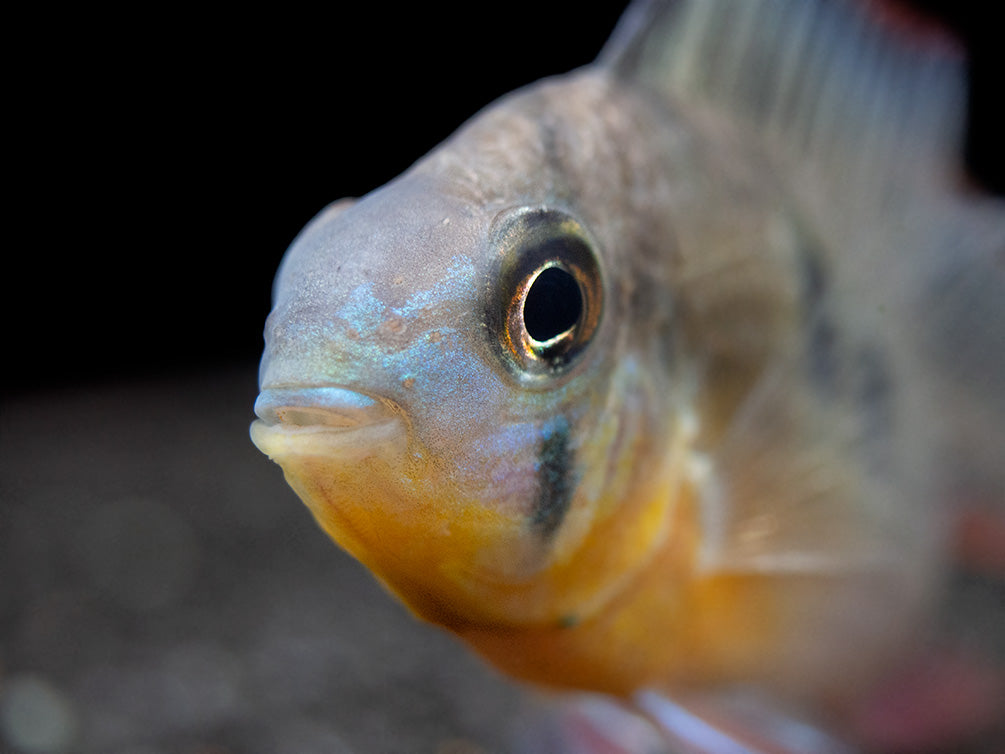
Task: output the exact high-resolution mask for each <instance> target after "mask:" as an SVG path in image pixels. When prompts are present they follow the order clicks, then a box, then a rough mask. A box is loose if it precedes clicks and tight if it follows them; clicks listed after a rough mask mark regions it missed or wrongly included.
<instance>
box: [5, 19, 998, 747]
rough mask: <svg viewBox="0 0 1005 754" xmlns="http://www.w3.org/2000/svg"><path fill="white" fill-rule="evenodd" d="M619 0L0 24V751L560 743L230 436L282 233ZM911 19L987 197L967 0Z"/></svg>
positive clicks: (980, 93) (426, 141)
mask: <svg viewBox="0 0 1005 754" xmlns="http://www.w3.org/2000/svg"><path fill="white" fill-rule="evenodd" d="M623 5H624V4H623V3H620V2H615V3H612V4H607V5H605V6H604V7H602V8H601V9H599V10H597V9H593V8H591V9H590V10H589V11H583V10H582V4H573V3H567V4H565V5H555V4H544V3H537V2H507V3H505V4H498V5H487V6H482V5H479V6H477V8H476V7H475V6H474V5H471V6H469V7H468V8H467V9H463V10H458V9H457V8H456V7H453V8H447V7H443V6H439V7H437V8H433V9H429V8H425V7H416V6H414V5H412V6H407V7H406V8H405V9H402V8H397V7H391V6H389V5H387V4H383V3H373V4H370V5H366V6H360V7H353V8H352V11H351V14H352V15H351V16H347V15H345V13H347V11H344V10H339V8H338V7H335V6H330V7H327V6H326V9H325V10H323V11H312V12H310V13H307V12H303V11H298V10H295V9H284V10H282V11H281V12H280V11H273V10H269V8H270V6H262V9H259V10H252V9H250V8H247V7H242V8H241V10H240V12H239V13H238V12H235V13H234V14H231V15H227V14H224V13H222V12H221V11H218V10H212V11H207V10H205V9H198V10H197V9H192V8H186V7H183V6H177V5H171V6H164V7H163V8H158V7H152V6H144V7H143V8H142V9H140V10H136V9H133V10H129V11H119V12H116V13H114V14H113V13H111V12H109V11H94V10H92V9H79V8H78V9H75V10H70V11H67V10H63V11H60V13H58V14H57V13H56V12H55V11H54V10H52V9H51V8H49V7H48V6H45V7H43V8H42V9H41V10H37V11H35V12H34V13H33V15H31V16H25V15H23V14H22V15H21V16H15V15H13V14H11V15H10V16H9V17H7V18H6V19H5V20H6V21H7V23H6V26H5V30H6V31H7V35H8V39H9V42H10V44H9V45H8V47H7V48H6V50H5V51H6V52H7V53H8V54H7V59H6V62H7V64H8V65H7V68H6V69H5V74H6V77H5V83H6V84H7V86H6V87H5V90H4V104H5V107H4V110H3V111H2V112H3V120H4V125H5V126H7V132H8V133H7V136H6V138H5V141H4V144H5V146H6V159H5V162H4V168H5V170H4V177H5V178H6V181H5V183H6V187H7V194H8V198H7V202H6V204H5V207H6V210H7V211H6V212H5V213H4V218H5V221H6V222H7V224H8V228H9V232H8V233H7V234H6V238H7V239H8V240H7V242H6V243H5V245H4V247H3V267H2V268H0V269H2V278H0V280H2V296H0V301H2V302H3V304H2V306H3V309H2V315H3V317H2V320H0V321H2V339H0V344H2V345H0V348H2V354H0V375H2V380H0V388H2V389H3V396H2V398H3V400H2V401H0V751H2V752H7V751H11V752H17V753H18V754H22V753H23V754H29V753H30V752H34V754H37V753H38V752H39V751H44V752H47V753H49V754H58V753H59V752H65V751H74V752H81V753H82V754H135V753H136V752H140V751H142V752H145V753H146V754H161V753H162V752H163V753H165V754H167V753H171V754H259V752H261V753H262V754H266V753H269V754H271V752H297V754H315V752H317V754H322V753H323V754H345V753H346V752H355V754H366V753H367V752H382V753H384V752H398V751H400V752H436V754H460V753H463V754H486V752H501V751H510V750H512V747H510V746H509V745H508V743H507V742H509V741H510V740H511V739H512V738H514V737H515V738H516V739H517V740H518V741H519V740H520V739H521V737H523V738H525V739H527V740H528V741H530V742H536V743H537V745H538V748H536V749H535V748H533V746H532V745H531V744H528V745H527V746H524V747H522V748H519V747H518V749H519V750H521V751H523V752H528V751H529V752H535V751H536V752H548V753H549V754H556V753H557V752H560V751H561V749H560V748H559V746H558V745H557V744H556V742H554V741H548V740H546V739H547V736H545V737H544V738H542V731H541V730H540V729H539V728H538V726H539V725H543V726H545V728H547V729H548V730H551V728H550V727H549V726H552V725H553V722H552V721H553V720H554V719H555V718H556V716H555V715H553V714H551V713H550V712H549V713H548V714H547V715H546V716H545V721H544V722H543V723H537V722H534V721H535V720H538V719H539V718H538V717H537V716H538V714H539V705H541V704H543V702H541V700H540V699H537V698H536V697H533V696H528V695H526V694H524V693H523V692H520V691H518V690H517V689H515V688H514V687H513V686H512V685H510V684H508V683H506V682H505V681H504V680H503V679H501V678H500V677H499V676H497V675H496V674H495V673H493V672H491V671H490V670H488V669H487V668H485V667H484V666H483V665H482V664H481V663H480V662H478V661H477V660H476V659H474V658H473V656H472V655H470V654H469V653H467V652H466V651H463V650H462V649H461V648H460V647H459V646H458V645H456V643H455V642H453V641H451V640H450V639H449V638H448V637H447V636H445V635H444V634H442V633H441V632H439V631H437V630H434V629H433V628H431V627H429V626H423V625H420V624H418V623H417V622H415V621H414V620H412V619H411V618H410V616H408V615H407V614H406V612H405V610H404V609H403V608H402V607H401V606H400V605H398V604H397V603H396V602H395V601H393V600H391V599H389V598H388V597H387V596H386V595H384V594H382V593H381V591H380V589H379V588H378V586H377V585H376V584H375V583H374V582H373V581H372V579H370V578H369V576H368V575H367V574H366V573H365V572H364V569H363V568H362V567H361V566H359V565H358V564H356V563H354V562H353V561H352V560H351V559H350V558H349V557H348V556H347V555H345V554H344V553H341V552H340V551H339V550H338V549H337V548H336V547H334V546H333V545H332V544H331V543H330V542H329V541H328V540H327V538H326V537H324V536H323V535H322V534H321V532H319V531H318V530H317V527H316V526H315V525H314V523H313V521H312V520H311V519H310V516H309V515H308V513H307V511H306V509H304V507H303V506H302V505H300V504H299V503H298V502H297V500H296V498H295V496H294V494H293V493H292V491H291V490H289V488H288V487H287V486H286V485H285V483H284V482H283V480H282V476H281V474H280V473H279V469H278V468H276V467H275V466H274V465H273V464H271V463H269V462H268V461H267V460H266V459H265V458H264V457H263V456H262V455H261V454H260V453H258V451H257V450H255V448H254V447H253V446H252V445H251V443H250V442H249V441H248V437H247V427H248V423H249V422H250V420H251V419H252V412H251V406H252V404H253V401H254V396H255V391H256V388H255V384H254V383H255V377H254V373H255V367H256V364H257V360H258V357H259V354H260V351H261V345H262V343H261V332H262V326H263V323H264V320H265V317H266V315H267V313H268V310H269V293H270V287H271V281H272V277H273V274H274V272H275V269H276V266H277V265H278V263H279V260H280V258H281V256H282V254H283V252H284V250H285V249H286V247H287V246H288V244H289V243H290V241H291V240H292V239H293V237H294V236H295V235H296V233H297V232H298V231H299V229H300V228H301V227H302V226H303V225H304V223H306V222H307V221H308V220H309V219H310V218H311V217H312V216H313V215H314V214H315V213H316V212H317V211H318V210H319V209H320V208H322V207H323V206H324V205H325V204H327V203H328V202H330V201H332V200H333V199H336V198H339V197H342V196H358V195H362V194H364V193H366V192H368V191H370V190H371V189H373V188H375V187H377V186H379V185H381V184H383V183H385V182H386V181H388V180H390V179H391V178H393V177H394V176H395V175H397V174H399V173H400V172H402V171H403V170H404V169H406V168H407V167H408V166H409V165H410V164H411V163H412V162H413V161H415V160H416V159H418V158H419V157H421V156H422V155H423V154H425V153H426V152H427V151H429V150H430V149H431V148H433V147H434V146H435V145H436V144H437V143H438V142H440V141H441V140H443V139H444V138H446V137H447V136H448V135H449V134H450V133H451V132H452V131H453V130H454V129H455V128H456V127H457V126H458V125H460V124H461V123H462V122H463V121H464V120H465V119H467V118H468V117H470V116H471V115H472V114H474V113H475V112H476V111H477V110H478V109H479V108H481V107H483V106H484V105H486V104H487V103H489V102H491V101H492V100H493V99H495V98H496V97H498V96H500V95H502V94H504V93H506V92H509V91H511V90H513V89H515V88H517V87H519V86H521V85H524V84H527V83H530V82H533V81H535V80H537V79H539V78H541V77H543V76H546V75H550V74H556V73H563V72H565V71H568V70H569V69H572V68H575V67H577V66H579V65H582V64H585V63H587V62H589V61H590V60H592V59H593V58H594V57H595V55H596V53H597V51H598V50H599V49H600V48H601V46H602V44H603V43H604V41H605V40H606V38H607V36H608V35H609V33H610V31H611V29H612V28H613V26H614V24H615V22H616V20H617V18H618V16H619V15H620V13H621V11H622V9H623ZM924 5H926V6H930V7H932V8H934V9H935V10H937V11H939V12H940V13H941V14H942V16H943V18H944V20H945V21H946V22H951V23H953V24H954V25H955V26H956V28H957V29H958V31H959V33H960V34H962V35H963V36H964V37H965V38H967V40H968V41H969V46H970V48H971V50H972V53H973V55H974V73H975V76H974V79H973V81H974V87H975V89H974V93H975V97H974V99H973V116H972V118H971V126H972V127H971V129H970V133H971V139H970V142H969V144H970V146H969V147H968V152H967V155H968V159H969V164H970V165H971V168H972V172H973V175H974V178H975V180H979V181H981V182H983V183H984V184H985V185H988V186H991V187H993V188H995V189H996V190H997V191H998V192H1003V190H1005V170H1003V169H1002V164H1001V159H1000V156H1001V152H1000V150H999V148H998V138H999V134H1000V133H1001V132H1002V130H1003V129H1002V119H1001V116H997V117H996V116H995V115H994V114H993V113H992V112H991V108H992V107H995V106H997V105H998V101H997V100H998V99H999V97H1000V89H1001V74H1002V65H1001V62H1002V57H1001V53H1000V52H999V49H998V48H999V44H998V39H997V36H998V35H997V32H996V25H995V24H994V23H992V19H991V16H990V11H986V10H983V8H984V7H993V4H991V3H987V4H983V3H977V2H974V3H972V4H967V3H960V2H953V1H952V0H929V1H928V2H926V3H924ZM978 6H981V8H982V10H980V11H979V12H978V11H977V10H976V9H977V7H978ZM343 7H344V6H343ZM527 720H529V721H530V722H526V721H527ZM542 740H543V741H544V743H543V744H542V743H541V741H542ZM42 744H45V745H42ZM567 751H575V752H580V751H582V748H577V747H576V746H575V745H572V746H571V748H570V749H568V750H567Z"/></svg>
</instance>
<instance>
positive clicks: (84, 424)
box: [0, 367, 532, 754]
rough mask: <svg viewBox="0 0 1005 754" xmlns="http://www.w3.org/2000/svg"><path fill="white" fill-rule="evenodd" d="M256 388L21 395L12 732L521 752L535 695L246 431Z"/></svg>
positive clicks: (2, 439) (214, 379)
mask: <svg viewBox="0 0 1005 754" xmlns="http://www.w3.org/2000/svg"><path fill="white" fill-rule="evenodd" d="M255 392H256V386H255V371H254V368H253V367H249V368H248V369H247V370H246V371H240V372H234V373H221V374H212V375H197V376H191V377H186V378H179V379H174V380H166V379H165V380H161V381H151V382H148V383H144V384H136V385H128V386H109V387H107V388H104V389H87V390H79V391H72V390H67V391H62V392H46V393H38V394H29V395H23V396H20V397H17V398H16V399H13V400H7V401H5V402H4V404H3V406H2V409H0V411H2V413H0V749H3V750H4V751H11V752H19V753H20V752H25V753H29V754H30V753H34V752H71V751H72V752H82V753H85V754H86V753H88V752H95V753H97V752H100V753H101V754H117V753H121V754H126V752H129V754H159V753H160V752H172V754H175V753H182V754H238V753H243V752H248V753H249V754H257V753H258V752H262V753H263V754H264V753H265V752H269V753H270V754H271V753H274V752H297V753H298V754H312V753H313V752H318V753H319V754H320V753H321V752H324V753H325V754H338V753H339V752H358V753H360V754H366V753H368V752H451V753H454V752H457V753H459V752H470V753H472V754H473V753H474V752H496V751H499V752H501V751H505V750H506V741H507V740H508V738H509V735H510V732H511V730H510V729H511V728H512V726H513V725H514V723H513V721H517V720H520V719H522V716H523V715H524V713H525V712H526V711H527V709H528V708H529V707H531V706H532V702H530V701H528V700H527V699H526V698H525V697H524V696H523V695H522V694H521V693H520V692H518V691H517V690H516V689H514V688H513V687H512V686H511V685H509V684H508V683H506V682H504V681H503V680H502V679H500V678H499V677H498V676H496V675H495V674H494V673H493V672H491V671H489V670H488V669H486V668H485V667H484V666H483V665H482V664H481V663H480V662H479V661H478V660H476V659H474V658H473V657H472V656H470V655H469V654H468V653H467V652H466V651H464V650H463V649H461V648H460V647H459V646H458V645H456V644H455V643H454V642H453V640H451V639H450V638H449V637H447V636H446V635H445V634H443V633H441V632H440V631H438V630H436V629H434V628H432V627H429V626H426V625H423V624H419V623H418V622H416V621H415V620H413V619H412V618H411V617H410V616H408V615H407V614H406V612H405V611H404V609H403V608H401V607H400V606H399V605H398V604H397V603H395V602H394V601H392V600H391V599H390V598H389V597H387V596H386V595H385V594H384V593H383V592H382V591H381V589H380V588H379V587H378V586H377V585H376V584H375V583H374V582H373V581H372V580H371V578H370V577H369V576H368V575H367V574H366V573H365V572H364V570H363V569H362V568H361V567H360V566H358V565H357V564H356V563H355V562H353V561H352V560H351V559H350V558H348V557H347V556H346V555H344V554H343V553H342V552H341V551H339V550H338V549H337V548H335V546H334V545H332V544H331V543H330V541H329V540H328V539H327V538H326V537H325V536H324V535H323V534H322V533H321V532H320V530H319V529H318V528H317V527H316V525H315V524H314V522H313V521H312V519H311V518H310V516H309V514H308V512H307V510H306V508H304V507H303V506H302V505H301V504H300V503H299V501H298V500H297V499H296V497H295V496H294V495H293V493H292V492H291V491H290V490H289V488H288V487H287V486H286V484H285V483H284V482H283V480H282V474H281V472H280V470H279V468H278V467H277V466H275V465H273V464H271V463H269V462H268V461H267V460H266V459H265V458H264V457H263V456H261V455H260V454H259V453H258V451H257V450H255V448H254V447H253V446H252V445H251V442H250V441H249V440H248V435H247V427H248V424H249V423H250V421H251V419H252V418H253V416H252V413H251V406H252V403H253V401H254V396H255ZM3 747H6V748H3Z"/></svg>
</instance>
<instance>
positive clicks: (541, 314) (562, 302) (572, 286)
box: [523, 267, 583, 341]
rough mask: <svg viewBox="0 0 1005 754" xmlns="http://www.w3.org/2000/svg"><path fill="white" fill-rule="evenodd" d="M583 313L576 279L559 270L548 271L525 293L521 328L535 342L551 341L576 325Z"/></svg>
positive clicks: (580, 293) (581, 293)
mask: <svg viewBox="0 0 1005 754" xmlns="http://www.w3.org/2000/svg"><path fill="white" fill-rule="evenodd" d="M582 313H583V292H582V291H581V290H580V289H579V283H577V282H576V278H574V277H573V276H572V275H570V274H569V273H568V272H566V271H565V270H563V269H562V268H561V267H548V268H547V269H546V270H544V271H543V272H541V274H540V275H538V276H537V277H536V278H535V279H534V282H533V283H532V284H531V286H530V290H529V291H527V298H526V299H525V300H524V303H523V324H524V327H526V328H527V334H528V335H530V337H531V338H533V339H534V340H537V341H545V340H551V339H552V338H554V337H555V336H556V335H561V334H562V333H564V332H565V331H566V330H568V329H569V328H570V327H572V326H573V325H575V324H576V323H577V322H578V321H579V317H580V315H581V314H582Z"/></svg>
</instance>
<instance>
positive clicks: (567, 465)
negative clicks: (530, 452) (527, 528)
mask: <svg viewBox="0 0 1005 754" xmlns="http://www.w3.org/2000/svg"><path fill="white" fill-rule="evenodd" d="M537 459H538V463H537V498H536V499H535V500H534V511H533V513H532V514H531V524H532V525H533V526H534V528H535V529H537V530H538V531H540V532H541V534H542V535H544V536H545V537H550V536H551V535H553V534H554V533H555V531H556V530H557V529H558V527H559V525H560V524H561V523H562V519H563V518H565V514H566V512H568V510H569V503H570V502H571V501H572V490H573V480H572V473H571V469H572V461H573V458H572V451H571V449H570V448H569V423H568V422H567V421H566V420H565V419H564V418H560V419H559V420H558V421H556V422H555V424H554V425H553V426H552V427H551V428H550V431H547V432H546V434H545V435H544V438H543V440H542V441H541V446H540V448H539V450H538V456H537Z"/></svg>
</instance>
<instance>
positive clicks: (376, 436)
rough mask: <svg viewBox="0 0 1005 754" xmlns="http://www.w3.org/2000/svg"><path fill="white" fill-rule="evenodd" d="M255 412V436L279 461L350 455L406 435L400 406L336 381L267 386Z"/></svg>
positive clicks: (252, 438) (257, 401)
mask: <svg viewBox="0 0 1005 754" xmlns="http://www.w3.org/2000/svg"><path fill="white" fill-rule="evenodd" d="M255 414H256V415H257V416H258V419H257V420H256V421H255V422H253V423H252V425H251V441H252V442H253V443H254V444H255V445H256V446H257V447H258V449H259V450H261V451H262V452H263V453H265V454H266V455H267V456H269V458H272V459H273V460H275V461H277V462H279V463H282V460H283V459H284V458H287V457H290V456H320V457H326V458H335V457H343V458H344V459H345V460H346V461H351V460H352V458H351V457H352V456H359V455H360V454H361V453H365V452H366V451H367V450H370V451H372V450H373V449H374V448H375V447H376V446H384V445H386V444H387V443H388V442H389V441H392V440H395V439H401V438H403V437H404V435H405V421H404V416H403V413H402V412H401V410H400V409H397V407H396V406H394V405H393V404H391V403H390V402H388V401H384V400H381V399H379V398H375V397H372V396H369V395H366V394H364V393H360V392H357V391H355V390H349V389H347V388H344V387H340V386H337V385H320V386H317V385H311V386H296V385H294V386H282V387H270V388H264V389H263V390H262V392H261V393H260V394H259V396H258V399H257V400H256V401H255Z"/></svg>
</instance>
